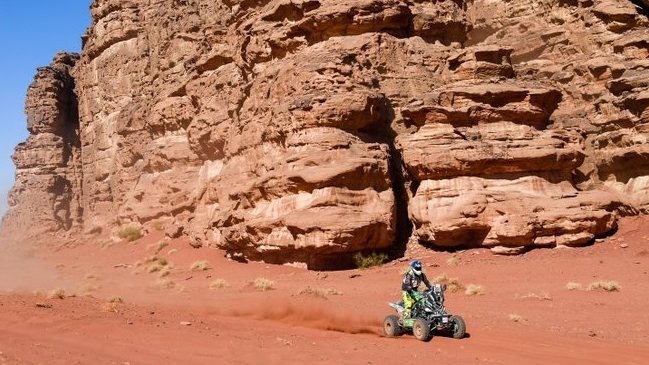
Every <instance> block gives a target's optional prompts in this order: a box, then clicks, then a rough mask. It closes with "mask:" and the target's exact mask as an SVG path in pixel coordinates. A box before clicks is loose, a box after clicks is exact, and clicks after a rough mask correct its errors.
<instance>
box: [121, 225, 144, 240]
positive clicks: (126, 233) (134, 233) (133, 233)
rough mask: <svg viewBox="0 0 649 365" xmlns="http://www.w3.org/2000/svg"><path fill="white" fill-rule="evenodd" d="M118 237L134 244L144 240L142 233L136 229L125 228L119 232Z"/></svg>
mask: <svg viewBox="0 0 649 365" xmlns="http://www.w3.org/2000/svg"><path fill="white" fill-rule="evenodd" d="M117 237H119V238H121V239H123V240H127V241H129V242H133V241H136V240H138V239H140V238H142V231H141V230H140V229H139V228H136V227H124V228H122V229H120V230H119V231H118V232H117Z"/></svg>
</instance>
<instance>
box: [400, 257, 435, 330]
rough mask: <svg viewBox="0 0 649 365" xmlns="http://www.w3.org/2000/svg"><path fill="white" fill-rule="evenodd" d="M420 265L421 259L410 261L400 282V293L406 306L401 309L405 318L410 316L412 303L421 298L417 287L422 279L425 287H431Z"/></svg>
mask: <svg viewBox="0 0 649 365" xmlns="http://www.w3.org/2000/svg"><path fill="white" fill-rule="evenodd" d="M421 266H422V265H421V261H419V260H414V261H412V262H411V263H410V270H408V272H407V273H406V275H404V277H403V281H402V282H401V294H402V296H403V302H404V303H405V304H406V308H405V310H404V311H403V318H406V319H407V318H410V310H411V308H412V305H413V304H414V303H415V302H418V301H419V300H421V294H420V293H419V291H418V290H417V289H418V288H419V285H420V284H421V283H422V281H423V282H424V284H426V288H428V289H430V288H431V287H432V285H431V284H430V281H428V278H427V277H426V274H424V273H423V272H422V271H421Z"/></svg>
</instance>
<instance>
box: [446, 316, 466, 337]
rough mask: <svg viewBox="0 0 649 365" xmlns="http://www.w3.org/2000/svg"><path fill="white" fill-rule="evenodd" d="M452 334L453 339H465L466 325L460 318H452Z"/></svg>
mask: <svg viewBox="0 0 649 365" xmlns="http://www.w3.org/2000/svg"><path fill="white" fill-rule="evenodd" d="M450 321H451V333H452V334H453V338H464V335H465V334H466V324H465V323H464V319H462V317H460V316H451V318H450Z"/></svg>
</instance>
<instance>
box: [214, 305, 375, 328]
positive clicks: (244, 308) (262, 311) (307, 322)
mask: <svg viewBox="0 0 649 365" xmlns="http://www.w3.org/2000/svg"><path fill="white" fill-rule="evenodd" d="M332 307H333V308H332ZM210 314H214V315H220V316H227V317H243V318H248V319H255V320H261V321H274V322H279V323H282V324H287V325H291V326H297V327H308V328H314V329H319V330H325V331H335V332H342V333H349V334H374V335H381V331H380V329H381V322H380V321H379V320H377V319H376V318H364V317H363V313H362V311H358V312H353V313H352V312H343V311H340V310H337V309H336V308H335V305H331V304H329V303H319V302H310V301H309V302H305V301H302V302H301V303H287V302H286V301H279V300H275V301H266V300H265V301H264V302H263V303H256V304H251V303H248V304H245V305H237V307H236V308H222V309H220V310H216V311H211V313H210Z"/></svg>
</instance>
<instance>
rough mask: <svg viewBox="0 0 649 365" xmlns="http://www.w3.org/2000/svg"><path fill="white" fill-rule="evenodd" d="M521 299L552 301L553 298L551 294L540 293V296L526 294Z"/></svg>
mask: <svg viewBox="0 0 649 365" xmlns="http://www.w3.org/2000/svg"><path fill="white" fill-rule="evenodd" d="M519 298H520V299H528V298H532V299H539V300H552V297H550V294H548V293H539V294H535V293H527V294H525V295H523V296H520V297H519Z"/></svg>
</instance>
